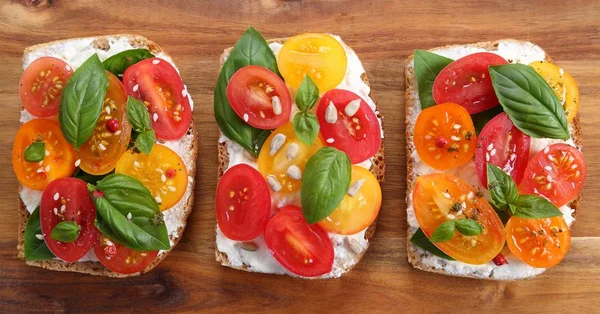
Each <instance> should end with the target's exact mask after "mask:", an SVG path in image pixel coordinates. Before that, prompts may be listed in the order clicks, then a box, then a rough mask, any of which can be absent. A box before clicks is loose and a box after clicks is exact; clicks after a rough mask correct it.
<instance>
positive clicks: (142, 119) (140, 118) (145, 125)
mask: <svg viewBox="0 0 600 314" xmlns="http://www.w3.org/2000/svg"><path fill="white" fill-rule="evenodd" d="M127 120H128V121H129V123H130V124H131V128H132V129H134V130H135V131H136V132H139V133H142V132H144V131H146V130H152V123H151V122H150V114H149V113H148V110H147V109H146V106H144V104H143V103H142V102H141V101H139V100H137V99H135V98H133V97H131V96H127Z"/></svg>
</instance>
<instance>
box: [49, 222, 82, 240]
mask: <svg viewBox="0 0 600 314" xmlns="http://www.w3.org/2000/svg"><path fill="white" fill-rule="evenodd" d="M80 230H81V226H79V225H78V224H77V223H76V222H74V221H69V220H66V221H61V222H59V223H58V224H56V226H54V228H53V229H52V232H51V233H50V237H51V238H52V239H54V240H56V241H60V242H64V243H71V242H73V241H75V240H77V238H78V237H79V231H80Z"/></svg>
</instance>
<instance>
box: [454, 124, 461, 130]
mask: <svg viewBox="0 0 600 314" xmlns="http://www.w3.org/2000/svg"><path fill="white" fill-rule="evenodd" d="M452 127H453V128H454V129H455V130H460V128H461V127H462V125H460V124H458V123H456V124H454V125H453V126H452Z"/></svg>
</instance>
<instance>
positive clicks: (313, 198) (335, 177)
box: [300, 147, 352, 224]
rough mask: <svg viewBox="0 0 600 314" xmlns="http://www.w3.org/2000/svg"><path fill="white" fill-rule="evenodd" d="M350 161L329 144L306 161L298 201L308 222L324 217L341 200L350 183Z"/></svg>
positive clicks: (317, 220)
mask: <svg viewBox="0 0 600 314" xmlns="http://www.w3.org/2000/svg"><path fill="white" fill-rule="evenodd" d="M351 172H352V163H351V162H350V158H348V155H346V154H345V153H344V152H342V151H339V150H337V149H335V148H333V147H323V148H321V149H319V150H318V151H317V152H316V153H315V154H314V155H312V157H310V158H309V159H308V161H307V162H306V166H305V168H304V174H303V175H302V185H301V187H300V200H301V203H302V214H303V215H304V218H306V221H307V222H308V223H309V224H312V223H316V222H319V221H321V220H323V219H325V218H326V217H327V216H329V214H331V212H333V211H334V210H335V209H336V208H337V207H338V205H340V203H341V202H342V200H343V199H344V196H345V195H346V193H347V192H348V187H349V186H350V177H351Z"/></svg>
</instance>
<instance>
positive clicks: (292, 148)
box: [285, 143, 300, 160]
mask: <svg viewBox="0 0 600 314" xmlns="http://www.w3.org/2000/svg"><path fill="white" fill-rule="evenodd" d="M299 151H300V146H298V144H296V143H292V144H290V145H289V146H288V148H287V151H286V152H285V157H286V158H287V160H292V159H294V158H296V156H298V152H299Z"/></svg>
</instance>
